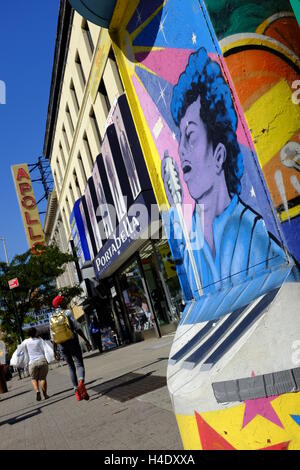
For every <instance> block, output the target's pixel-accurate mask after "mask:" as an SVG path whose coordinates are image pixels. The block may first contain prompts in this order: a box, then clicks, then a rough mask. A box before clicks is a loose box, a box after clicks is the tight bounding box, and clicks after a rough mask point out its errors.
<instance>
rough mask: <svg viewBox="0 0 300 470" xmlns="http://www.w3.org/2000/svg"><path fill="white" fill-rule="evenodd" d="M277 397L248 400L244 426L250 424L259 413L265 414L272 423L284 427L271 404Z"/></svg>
mask: <svg viewBox="0 0 300 470" xmlns="http://www.w3.org/2000/svg"><path fill="white" fill-rule="evenodd" d="M275 398H277V396H274V397H269V398H257V399H255V400H246V401H245V411H244V419H243V426H242V428H244V427H245V426H247V424H249V423H250V421H252V420H253V419H254V418H255V417H256V416H257V415H260V416H263V417H264V418H266V419H268V420H269V421H272V423H274V424H276V425H277V426H280V427H281V428H283V424H282V422H281V421H280V419H279V417H278V416H277V414H276V412H275V410H274V408H273V407H272V405H271V401H273V400H275Z"/></svg>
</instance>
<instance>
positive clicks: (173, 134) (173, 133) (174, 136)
mask: <svg viewBox="0 0 300 470" xmlns="http://www.w3.org/2000/svg"><path fill="white" fill-rule="evenodd" d="M172 137H173V140H176V135H175V132H172Z"/></svg>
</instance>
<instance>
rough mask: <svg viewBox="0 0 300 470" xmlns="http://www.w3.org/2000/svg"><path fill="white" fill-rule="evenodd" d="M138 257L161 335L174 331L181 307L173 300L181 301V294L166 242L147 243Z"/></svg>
mask: <svg viewBox="0 0 300 470" xmlns="http://www.w3.org/2000/svg"><path fill="white" fill-rule="evenodd" d="M139 256H140V259H141V264H142V267H143V273H144V276H145V279H146V283H147V287H148V290H149V292H150V297H151V301H152V305H153V309H154V312H155V315H156V316H157V318H158V321H159V328H160V333H161V334H162V335H164V334H167V333H171V332H173V331H175V330H176V328H177V325H178V321H179V319H180V314H181V310H182V307H183V306H181V305H180V304H181V300H179V305H178V303H177V301H176V296H177V298H178V299H179V298H180V299H181V298H182V294H181V288H180V285H179V281H178V278H177V275H176V268H175V265H174V262H173V260H172V257H171V253H170V249H169V245H168V242H167V240H164V239H162V240H158V241H157V242H155V243H154V242H152V241H150V242H149V243H147V245H146V246H145V247H144V248H143V249H142V250H141V251H140V253H139ZM173 265H174V271H173V270H172V269H171V268H172V267H173ZM173 278H174V279H173ZM172 286H174V289H172ZM174 294H175V295H174Z"/></svg>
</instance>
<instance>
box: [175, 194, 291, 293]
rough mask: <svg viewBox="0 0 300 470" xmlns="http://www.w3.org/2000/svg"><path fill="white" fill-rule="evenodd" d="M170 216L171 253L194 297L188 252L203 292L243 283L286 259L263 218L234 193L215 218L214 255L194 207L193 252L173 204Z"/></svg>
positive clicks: (192, 274) (191, 241)
mask: <svg viewBox="0 0 300 470" xmlns="http://www.w3.org/2000/svg"><path fill="white" fill-rule="evenodd" d="M170 217H171V231H170V236H171V244H172V247H173V249H172V252H173V256H174V258H175V262H176V264H177V265H180V264H182V266H181V271H184V276H185V282H188V284H189V287H190V288H191V293H192V294H193V296H194V297H196V298H197V288H196V282H195V277H194V273H193V269H192V264H191V258H190V256H191V255H192V256H194V259H195V264H196V267H197V271H198V274H199V277H200V280H201V284H202V288H203V292H204V294H206V293H210V292H214V291H216V290H218V289H223V288H226V287H229V286H230V285H236V284H239V283H242V282H244V281H246V280H247V279H249V278H254V277H256V276H257V275H259V274H261V273H263V272H266V271H269V270H270V269H271V268H273V267H275V266H279V265H282V264H287V263H288V261H289V259H288V257H287V255H286V253H285V252H284V250H283V249H282V248H281V247H280V245H279V244H278V243H277V242H276V241H275V240H274V239H273V238H272V237H271V236H270V234H269V233H268V232H267V230H266V227H265V223H264V220H263V219H262V217H261V216H259V215H258V214H256V213H255V212H253V210H252V209H251V208H250V207H248V206H245V205H244V204H243V203H242V202H241V201H240V200H239V199H238V197H237V196H236V195H235V196H234V197H233V198H232V200H231V203H230V204H229V206H228V207H227V208H226V209H225V210H224V211H223V212H222V214H221V215H220V216H218V217H216V218H215V219H214V222H213V238H214V245H215V258H213V256H212V253H211V250H210V247H209V245H208V243H207V242H206V240H205V239H204V237H203V232H202V228H201V222H200V216H199V214H198V212H197V210H196V209H195V210H194V213H193V219H192V226H191V231H190V244H191V248H192V252H191V251H189V250H188V249H187V244H186V242H185V239H184V236H183V232H182V230H181V227H180V223H179V218H178V214H177V211H176V209H175V208H174V207H172V208H171V214H170ZM172 238H175V240H174V239H173V240H172ZM186 291H187V289H186Z"/></svg>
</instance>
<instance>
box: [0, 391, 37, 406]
mask: <svg viewBox="0 0 300 470" xmlns="http://www.w3.org/2000/svg"><path fill="white" fill-rule="evenodd" d="M10 391H11V390H9V391H8V392H7V393H9V392H10ZM30 392H31V390H25V391H24V392H20V393H16V394H15V395H10V397H4V398H2V397H1V398H0V401H1V403H2V402H3V401H5V400H9V399H10V398H16V397H19V396H20V395H25V393H30Z"/></svg>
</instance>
